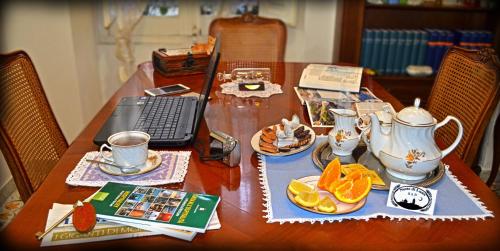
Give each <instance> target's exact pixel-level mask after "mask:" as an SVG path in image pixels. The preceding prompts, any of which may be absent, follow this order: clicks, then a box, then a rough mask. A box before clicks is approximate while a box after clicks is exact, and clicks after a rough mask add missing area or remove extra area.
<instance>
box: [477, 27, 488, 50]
mask: <svg viewBox="0 0 500 251" xmlns="http://www.w3.org/2000/svg"><path fill="white" fill-rule="evenodd" d="M487 35H488V34H487V32H486V31H479V48H484V47H485V44H486V43H487V42H486V37H487Z"/></svg>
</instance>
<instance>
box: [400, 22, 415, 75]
mask: <svg viewBox="0 0 500 251" xmlns="http://www.w3.org/2000/svg"><path fill="white" fill-rule="evenodd" d="M405 33H406V36H405V42H404V45H403V46H404V48H403V59H402V60H401V65H400V67H401V73H406V67H407V66H408V65H409V64H410V54H411V51H410V50H411V46H412V44H413V38H414V37H415V34H414V33H413V31H411V30H405Z"/></svg>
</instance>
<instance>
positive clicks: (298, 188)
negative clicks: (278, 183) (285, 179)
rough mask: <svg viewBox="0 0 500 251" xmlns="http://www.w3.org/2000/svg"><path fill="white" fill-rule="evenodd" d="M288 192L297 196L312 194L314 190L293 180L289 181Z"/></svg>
mask: <svg viewBox="0 0 500 251" xmlns="http://www.w3.org/2000/svg"><path fill="white" fill-rule="evenodd" d="M288 190H289V191H290V192H291V193H292V194H293V195H297V194H299V193H300V192H304V191H305V192H312V191H313V190H314V188H313V187H312V186H309V185H308V184H306V183H303V182H300V181H298V180H296V179H293V180H292V181H290V184H289V185H288Z"/></svg>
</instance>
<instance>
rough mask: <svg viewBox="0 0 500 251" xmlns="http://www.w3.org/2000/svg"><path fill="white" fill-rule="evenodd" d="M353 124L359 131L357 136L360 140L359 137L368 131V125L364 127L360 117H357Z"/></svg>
mask: <svg viewBox="0 0 500 251" xmlns="http://www.w3.org/2000/svg"><path fill="white" fill-rule="evenodd" d="M354 123H355V124H356V127H357V128H358V129H359V130H360V131H361V132H360V133H359V135H358V138H359V139H361V136H363V133H365V132H366V130H368V129H370V124H371V122H370V123H369V124H367V125H365V124H364V122H363V119H362V118H361V117H358V118H356V119H355V120H354Z"/></svg>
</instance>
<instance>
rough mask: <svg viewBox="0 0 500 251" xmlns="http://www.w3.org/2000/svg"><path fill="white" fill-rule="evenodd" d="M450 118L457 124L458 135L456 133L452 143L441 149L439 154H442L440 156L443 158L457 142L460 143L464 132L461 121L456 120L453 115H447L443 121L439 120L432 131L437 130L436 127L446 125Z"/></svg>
mask: <svg viewBox="0 0 500 251" xmlns="http://www.w3.org/2000/svg"><path fill="white" fill-rule="evenodd" d="M450 120H453V121H455V123H457V126H458V135H457V138H456V139H455V141H453V144H451V146H449V147H448V148H446V149H444V150H443V151H441V155H442V156H441V158H444V157H445V156H446V155H448V154H449V153H450V152H451V151H453V150H454V149H455V147H457V146H458V143H460V140H461V139H462V136H463V133H464V128H463V127H462V123H461V122H460V120H458V119H457V118H455V117H453V116H447V117H446V118H445V119H444V120H443V121H441V122H440V123H438V124H437V125H436V128H435V129H434V131H435V130H437V129H438V128H440V127H442V126H444V125H446V124H447V123H448V122H450Z"/></svg>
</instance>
